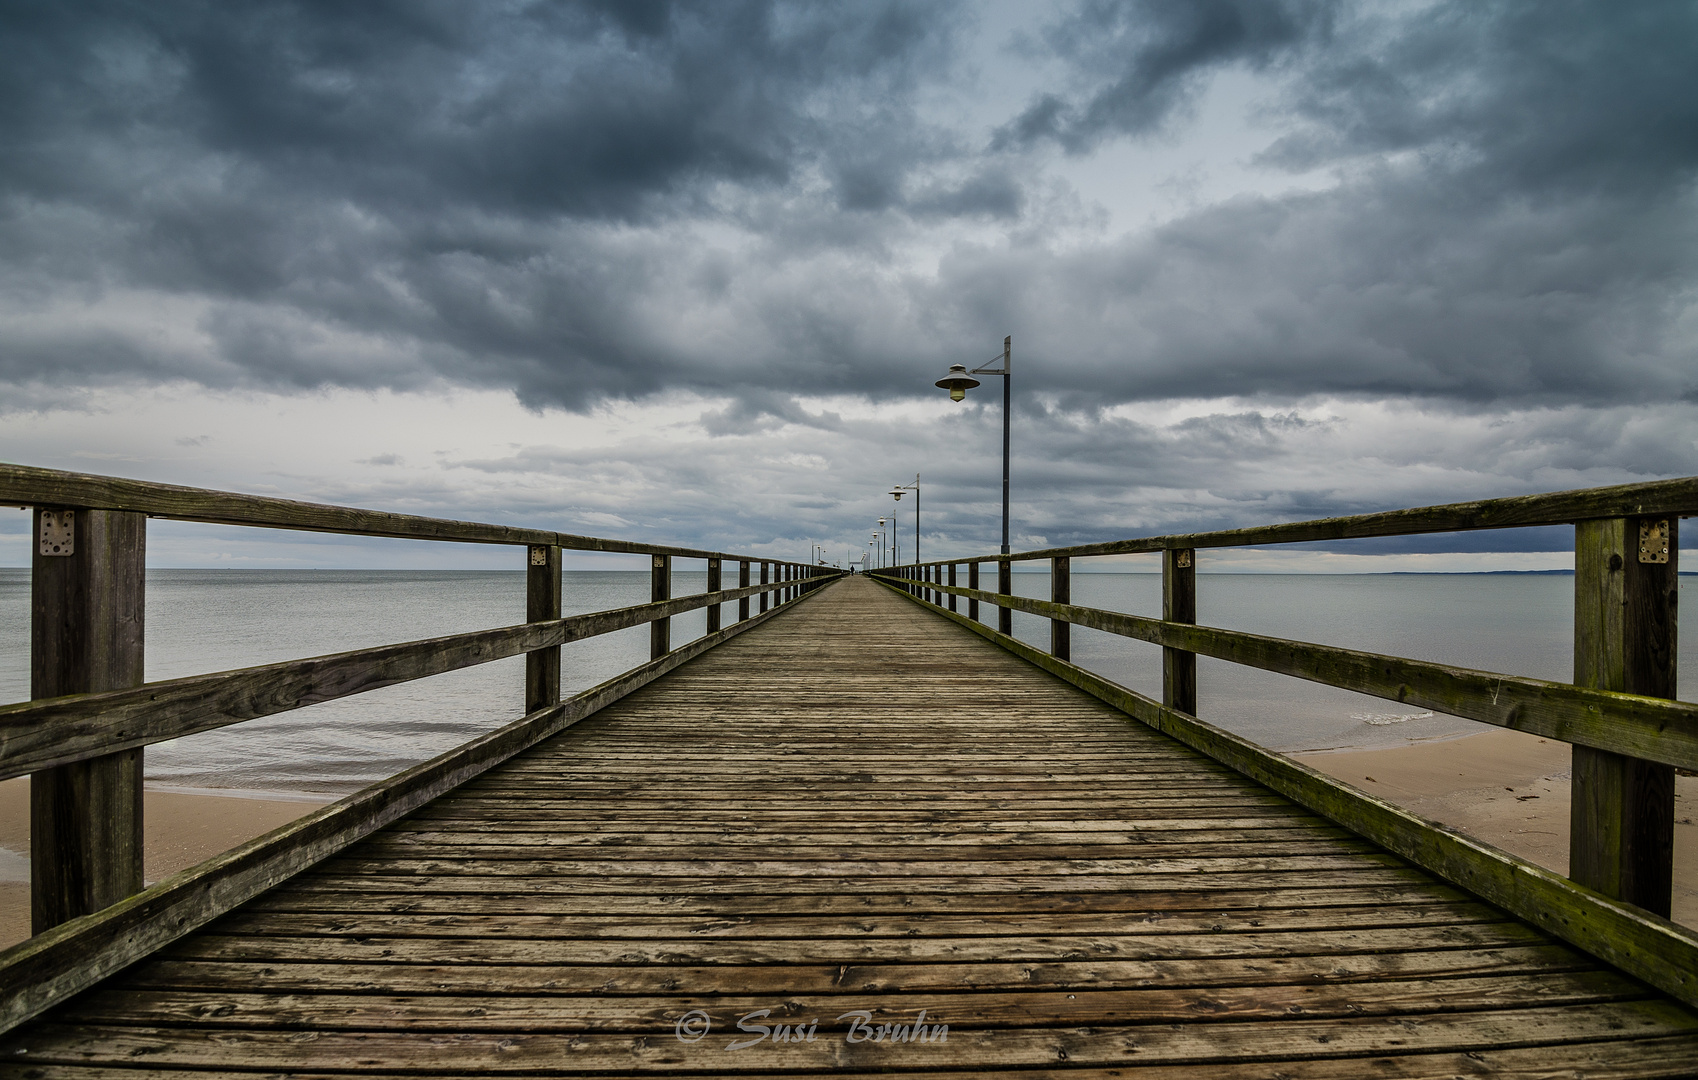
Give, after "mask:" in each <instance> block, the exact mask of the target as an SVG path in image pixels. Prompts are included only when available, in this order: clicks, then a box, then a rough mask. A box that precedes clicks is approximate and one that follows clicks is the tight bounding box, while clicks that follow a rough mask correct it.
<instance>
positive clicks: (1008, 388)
mask: <svg viewBox="0 0 1698 1080" xmlns="http://www.w3.org/2000/svg"><path fill="white" fill-rule="evenodd" d="M1013 369H1014V337H1013V335H1009V336H1008V337H1005V338H1003V339H1002V366H1001V367H999V368H992V367H981V368H974V369H973V370H972V371H968V370H967V368H966V365H964V364H951V365H949V374H947V375H945V376H944V377H943V378H941V379H939V380H938V381H937V383H936V385H937V386H940V387H942V388H943V389H945V390H948V391H949V400H951V401H960V400H961V399H962V398H965V397H966V396H967V391H969V390H971V389H972V388H973V387H975V386H978V385H979V380H977V379H975V378H973V376H974V375H1001V376H1002V553H1003V554H1004V555H1007V554H1008V413H1009V405H1010V403H1011V402H1012V401H1013V397H1014V392H1013V383H1014V379H1013V376H1012V372H1013ZM915 479H916V480H918V479H919V478H918V477H915ZM915 501H916V502H917V501H918V495H916V496H915ZM916 517H917V514H916ZM916 561H918V560H916Z"/></svg>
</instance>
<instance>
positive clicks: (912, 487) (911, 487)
mask: <svg viewBox="0 0 1698 1080" xmlns="http://www.w3.org/2000/svg"><path fill="white" fill-rule="evenodd" d="M909 491H912V492H913V493H914V561H915V562H916V563H917V562H919V561H920V474H919V473H915V474H914V482H913V483H912V484H895V485H892V486H891V489H890V494H891V495H892V496H893V497H894V498H895V499H896V501H897V502H901V501H902V496H903V494H904V493H905V492H909ZM891 524H892V525H893V526H894V525H895V524H896V519H895V517H894V516H892V518H891Z"/></svg>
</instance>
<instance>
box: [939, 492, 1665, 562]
mask: <svg viewBox="0 0 1698 1080" xmlns="http://www.w3.org/2000/svg"><path fill="white" fill-rule="evenodd" d="M1695 514H1698V477H1683V478H1681V479H1678V480H1653V481H1650V482H1648V483H1643V484H1621V485H1618V486H1616V487H1602V488H1582V489H1579V490H1575V491H1555V492H1550V493H1549V494H1542V495H1515V496H1510V497H1508V498H1503V499H1481V500H1479V501H1476V502H1460V503H1447V504H1445V505H1443V506H1423V507H1416V508H1414V509H1410V510H1387V511H1383V512H1380V513H1374V514H1355V515H1351V516H1348V517H1333V518H1316V519H1313V520H1310V521H1294V522H1287V523H1281V524H1278V525H1261V526H1255V527H1252V528H1247V529H1222V530H1218V531H1215V532H1202V533H1173V534H1170V535H1165V536H1143V537H1134V538H1130V539H1125V540H1107V541H1103V542H1101V543H1095V544H1072V545H1069V546H1067V547H1055V548H1039V549H1035V550H1032V551H1022V552H1017V553H1015V554H1012V555H980V556H974V557H970V558H959V559H940V560H938V561H936V562H927V563H909V564H907V565H909V566H947V565H949V564H950V563H952V562H953V563H966V562H973V563H994V562H998V561H1004V560H1007V561H1012V562H1031V561H1034V560H1037V559H1058V558H1059V559H1065V558H1085V557H1089V556H1097V555H1134V554H1139V553H1150V552H1157V551H1177V550H1182V549H1190V548H1222V547H1260V546H1263V545H1266V544H1306V543H1317V542H1321V541H1327V540H1366V539H1371V538H1374V537H1384V536H1419V535H1425V534H1427V533H1446V532H1477V531H1482V530H1488V529H1525V528H1534V527H1537V526H1541V525H1573V524H1574V523H1576V522H1579V521H1592V520H1599V519H1604V518H1626V517H1690V516H1692V515H1695Z"/></svg>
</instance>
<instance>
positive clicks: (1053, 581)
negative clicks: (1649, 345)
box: [1049, 555, 1073, 661]
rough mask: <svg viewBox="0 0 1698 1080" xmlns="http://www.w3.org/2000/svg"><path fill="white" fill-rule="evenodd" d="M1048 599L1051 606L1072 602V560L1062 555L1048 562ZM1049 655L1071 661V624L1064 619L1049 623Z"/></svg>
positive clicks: (1052, 620)
mask: <svg viewBox="0 0 1698 1080" xmlns="http://www.w3.org/2000/svg"><path fill="white" fill-rule="evenodd" d="M1049 599H1050V603H1052V604H1071V603H1072V602H1073V560H1072V559H1070V558H1068V557H1067V556H1065V555H1063V556H1061V557H1059V558H1055V559H1051V560H1050V561H1049ZM1049 654H1050V655H1051V656H1053V657H1055V658H1056V659H1057V660H1069V661H1071V660H1072V659H1073V624H1072V623H1070V622H1067V621H1066V620H1065V619H1051V620H1050V621H1049Z"/></svg>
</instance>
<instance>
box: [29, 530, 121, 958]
mask: <svg viewBox="0 0 1698 1080" xmlns="http://www.w3.org/2000/svg"><path fill="white" fill-rule="evenodd" d="M33 519H34V520H33V524H34V526H35V531H34V535H33V537H32V539H33V540H34V543H32V544H31V549H32V550H33V552H34V554H33V555H32V557H31V561H30V565H31V570H30V697H32V698H50V697H59V696H60V695H63V694H86V693H94V692H97V691H101V690H120V689H124V688H126V687H131V686H140V685H141V683H142V631H143V620H142V609H143V600H144V594H145V584H146V582H145V577H144V573H145V571H144V567H145V565H146V551H147V519H146V517H144V516H143V515H141V514H137V513H129V512H124V511H116V510H75V509H74V510H52V509H42V508H40V507H37V508H36V510H35V513H34V515H33ZM29 796H30V924H31V928H32V932H33V933H37V934H39V933H42V932H43V931H46V930H50V929H52V928H53V927H55V926H58V925H59V924H60V923H62V922H65V921H67V920H70V919H74V918H76V917H77V916H79V915H87V914H89V913H91V912H95V911H99V910H100V909H101V908H104V907H106V906H108V905H110V904H114V903H117V902H118V901H119V900H122V899H124V897H126V896H130V895H132V894H134V893H138V892H140V891H141V890H142V886H143V878H142V751H141V748H140V747H137V748H135V749H132V750H120V751H118V752H117V753H113V754H105V755H103V756H101V757H97V758H89V759H88V760H85V761H74V762H71V763H70V764H68V765H57V766H54V767H53V768H51V769H43V770H42V771H41V772H38V773H34V774H32V775H31V776H30V784H29Z"/></svg>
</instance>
